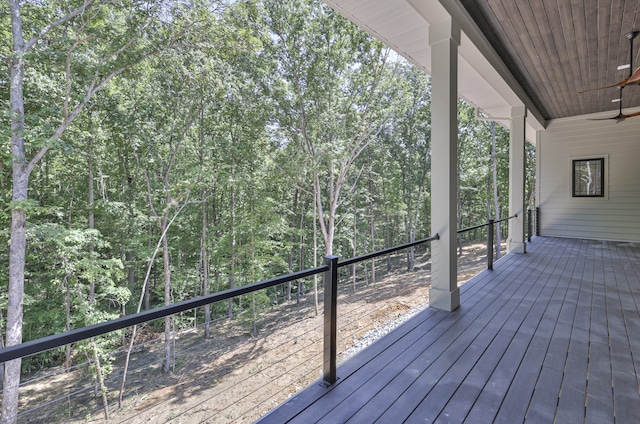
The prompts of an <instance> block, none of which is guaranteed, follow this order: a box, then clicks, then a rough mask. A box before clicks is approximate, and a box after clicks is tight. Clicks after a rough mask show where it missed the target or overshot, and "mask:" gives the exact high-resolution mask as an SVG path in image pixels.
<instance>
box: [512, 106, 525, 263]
mask: <svg viewBox="0 0 640 424" xmlns="http://www.w3.org/2000/svg"><path fill="white" fill-rule="evenodd" d="M526 118H527V110H526V109H525V107H524V106H517V107H514V108H512V109H511V132H510V138H509V216H513V215H515V214H517V215H518V217H517V218H514V219H511V220H509V237H508V239H507V252H513V253H525V252H526V244H525V220H526V210H525V199H524V191H525V152H524V144H525V143H526V138H525V132H526Z"/></svg>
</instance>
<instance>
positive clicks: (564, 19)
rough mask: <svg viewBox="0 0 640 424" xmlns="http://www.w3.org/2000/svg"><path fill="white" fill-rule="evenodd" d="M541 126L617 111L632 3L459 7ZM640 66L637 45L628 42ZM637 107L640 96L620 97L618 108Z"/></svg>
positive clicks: (636, 10) (502, 2) (476, 3)
mask: <svg viewBox="0 0 640 424" xmlns="http://www.w3.org/2000/svg"><path fill="white" fill-rule="evenodd" d="M460 1H461V3H462V4H463V6H464V7H465V9H466V10H467V12H469V14H470V15H471V17H472V18H473V20H474V21H475V23H476V24H477V25H478V26H479V27H480V30H481V31H482V32H483V34H484V35H485V36H486V38H487V40H488V41H489V43H491V45H493V46H494V48H495V49H496V51H497V53H498V55H499V56H500V58H501V59H502V61H503V62H504V63H505V65H506V66H507V68H508V69H509V71H511V73H512V74H513V75H514V76H515V77H516V79H517V80H518V81H519V82H520V84H521V85H522V87H523V88H524V90H525V91H526V93H527V94H528V95H529V97H530V98H531V100H532V101H533V103H534V104H535V105H536V106H537V107H538V109H539V110H540V112H541V113H542V115H543V116H544V117H545V119H555V118H563V117H568V116H575V115H584V114H589V113H596V112H601V111H606V110H613V111H617V109H618V107H619V105H618V104H617V103H611V100H612V99H614V98H617V97H618V90H617V89H615V88H611V89H607V90H601V91H597V92H595V93H591V94H577V93H578V92H579V91H584V90H590V89H593V88H597V87H604V86H608V85H613V84H616V83H617V82H619V81H621V80H622V79H624V78H625V77H627V76H628V75H629V74H628V72H629V70H628V69H626V70H620V71H619V70H617V67H618V65H623V64H626V63H629V42H628V40H627V39H626V38H625V36H624V35H625V34H626V33H628V32H630V31H632V30H637V29H640V25H639V22H638V20H639V18H640V2H638V0H606V1H597V2H596V1H557V2H556V1H543V0H531V1H513V0H460ZM634 44H635V45H634V60H633V63H634V68H635V67H637V66H638V65H640V60H639V59H640V54H639V49H638V47H640V38H637V39H636V40H635V43H634ZM639 105H640V89H639V88H638V87H637V86H636V87H633V86H632V87H628V88H626V89H625V90H624V92H623V107H625V108H630V107H634V106H639Z"/></svg>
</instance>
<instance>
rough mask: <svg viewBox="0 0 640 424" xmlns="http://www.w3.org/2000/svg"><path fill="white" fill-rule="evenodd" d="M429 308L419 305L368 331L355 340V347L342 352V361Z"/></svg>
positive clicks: (425, 305) (424, 304)
mask: <svg viewBox="0 0 640 424" xmlns="http://www.w3.org/2000/svg"><path fill="white" fill-rule="evenodd" d="M427 306H428V302H425V303H422V304H419V305H416V306H414V307H413V308H411V309H409V310H408V311H407V312H406V313H404V314H402V315H399V316H398V317H397V318H395V319H392V320H390V321H387V322H386V323H385V324H384V325H382V326H380V327H376V328H374V329H372V330H369V331H367V332H366V333H365V334H364V335H363V336H362V337H361V338H359V339H357V340H354V342H353V345H352V346H350V347H348V348H347V349H345V350H344V351H342V360H343V361H344V360H346V359H348V358H350V357H351V356H353V355H355V354H356V353H358V352H360V351H361V350H363V349H364V348H365V347H367V346H369V345H370V344H372V343H373V342H375V341H377V340H379V339H381V338H382V337H383V336H385V335H386V334H388V333H390V332H391V331H393V330H394V329H396V328H397V327H398V326H399V325H400V324H402V323H403V322H406V321H408V320H409V319H410V318H411V317H413V316H414V315H416V314H417V313H418V312H420V311H422V310H423V309H424V308H426V307H427Z"/></svg>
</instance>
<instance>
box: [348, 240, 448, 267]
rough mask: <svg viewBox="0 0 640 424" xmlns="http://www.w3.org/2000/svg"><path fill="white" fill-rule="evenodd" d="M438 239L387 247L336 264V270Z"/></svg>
mask: <svg viewBox="0 0 640 424" xmlns="http://www.w3.org/2000/svg"><path fill="white" fill-rule="evenodd" d="M439 239H440V235H438V234H436V235H435V236H431V237H427V238H423V239H420V240H416V241H412V242H409V243H405V244H401V245H398V246H395V247H389V248H387V249H382V250H379V251H377V252H373V253H367V254H365V255H361V256H356V257H355V258H351V259H345V260H344V261H340V262H338V268H341V267H343V266H347V265H353V264H355V263H358V262H363V261H366V260H368V259H373V258H377V257H378V256H384V255H388V254H389V253H393V252H397V251H398V250H402V249H408V248H409V247H414V246H417V245H419V244H423V243H426V242H428V241H433V240H439Z"/></svg>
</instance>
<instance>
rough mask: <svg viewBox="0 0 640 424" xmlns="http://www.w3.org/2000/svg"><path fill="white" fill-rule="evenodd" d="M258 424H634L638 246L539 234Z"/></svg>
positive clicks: (639, 354)
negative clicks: (450, 308)
mask: <svg viewBox="0 0 640 424" xmlns="http://www.w3.org/2000/svg"><path fill="white" fill-rule="evenodd" d="M527 249H528V250H529V253H527V254H524V255H518V254H512V255H508V256H506V257H505V258H503V259H502V260H500V261H499V262H497V263H496V264H495V266H494V271H484V272H482V273H481V274H479V275H478V276H476V277H475V278H474V279H472V280H471V281H469V282H467V283H466V284H465V285H464V286H462V287H461V303H462V306H461V307H460V308H459V309H458V310H456V311H454V312H450V313H448V312H444V311H436V310H431V309H426V310H425V311H423V312H421V313H419V314H418V315H417V316H415V317H414V318H412V319H411V320H410V321H407V322H406V323H404V324H403V325H401V326H400V327H399V328H397V329H396V330H395V331H393V332H392V333H390V334H388V335H387V336H385V337H384V338H382V339H381V340H379V341H378V342H376V343H375V344H373V345H371V346H370V347H369V348H367V349H365V350H364V351H362V352H360V353H359V354H357V355H356V356H354V357H353V358H351V359H350V360H348V361H347V362H345V363H344V364H343V365H341V366H340V367H339V368H338V377H339V380H338V382H337V383H336V384H335V385H333V386H332V387H330V388H328V389H327V388H323V387H321V385H320V384H318V383H316V384H313V385H311V386H309V387H308V388H306V389H305V390H304V391H302V392H300V393H299V394H297V395H296V396H294V397H292V398H291V399H289V400H288V401H287V402H285V403H284V404H282V405H280V406H279V407H278V408H276V409H275V410H273V411H272V412H270V413H269V414H267V415H266V416H264V417H263V418H262V419H261V420H260V422H262V423H283V422H296V423H305V424H306V423H311V422H320V423H334V424H335V423H344V422H350V423H351V422H353V423H373V422H381V423H399V422H427V423H431V422H437V423H460V422H468V423H489V422H497V423H509V424H511V423H519V422H524V421H527V422H531V423H552V422H554V420H555V422H556V423H562V424H564V423H614V422H615V423H640V392H639V378H638V372H639V371H640V314H639V310H640V309H639V305H640V244H637V243H616V242H601V241H589V240H573V239H556V238H543V237H537V238H534V239H533V242H532V243H530V244H529V245H528V247H527Z"/></svg>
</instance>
